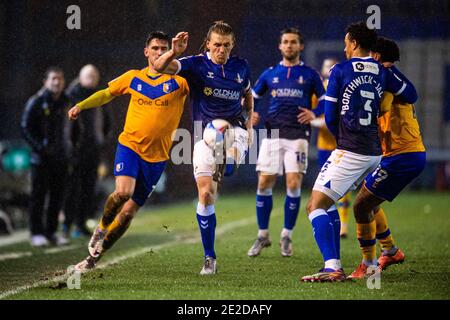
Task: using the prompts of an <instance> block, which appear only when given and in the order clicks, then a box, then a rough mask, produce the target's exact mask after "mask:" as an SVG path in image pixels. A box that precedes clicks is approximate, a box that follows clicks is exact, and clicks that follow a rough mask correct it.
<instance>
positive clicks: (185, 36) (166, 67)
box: [153, 32, 189, 74]
mask: <svg viewBox="0 0 450 320" xmlns="http://www.w3.org/2000/svg"><path fill="white" fill-rule="evenodd" d="M188 40H189V33H187V32H179V33H178V34H177V35H176V36H175V38H172V49H170V50H169V51H167V52H166V53H164V54H163V55H162V56H161V57H159V58H158V59H157V60H156V61H155V63H154V65H153V67H154V68H155V70H156V71H158V72H161V73H166V74H175V73H177V71H178V68H179V65H178V63H177V61H175V59H176V58H178V57H179V56H180V55H181V54H182V53H183V52H184V51H185V50H186V48H187V44H188Z"/></svg>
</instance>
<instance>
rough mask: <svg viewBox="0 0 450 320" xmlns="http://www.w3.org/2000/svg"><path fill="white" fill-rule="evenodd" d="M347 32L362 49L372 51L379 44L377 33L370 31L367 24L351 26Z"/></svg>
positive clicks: (358, 23) (357, 23) (361, 23)
mask: <svg viewBox="0 0 450 320" xmlns="http://www.w3.org/2000/svg"><path fill="white" fill-rule="evenodd" d="M345 32H346V33H348V35H349V38H350V40H354V41H356V43H357V44H358V45H359V46H360V47H361V49H364V50H367V51H370V50H372V49H373V48H374V46H375V44H376V42H377V38H378V36H377V32H376V31H375V30H374V29H369V28H368V27H367V25H366V23H365V22H363V21H360V22H356V23H352V24H351V25H349V26H348V27H347V28H346V29H345Z"/></svg>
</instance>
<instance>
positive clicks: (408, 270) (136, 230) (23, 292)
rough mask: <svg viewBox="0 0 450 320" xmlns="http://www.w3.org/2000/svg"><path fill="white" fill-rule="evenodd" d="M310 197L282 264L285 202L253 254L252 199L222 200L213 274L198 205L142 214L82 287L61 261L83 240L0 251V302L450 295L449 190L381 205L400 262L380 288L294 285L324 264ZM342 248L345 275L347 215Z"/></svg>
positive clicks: (349, 242)
mask: <svg viewBox="0 0 450 320" xmlns="http://www.w3.org/2000/svg"><path fill="white" fill-rule="evenodd" d="M307 200H308V194H306V193H304V194H303V195H302V203H301V204H302V206H301V211H300V215H299V218H298V221H297V227H296V229H295V231H294V238H293V240H294V256H293V257H291V258H283V257H281V255H280V250H279V246H278V241H279V235H280V231H281V228H282V224H283V206H284V196H283V195H282V194H277V195H275V196H274V210H273V212H272V218H271V221H270V232H271V239H272V242H273V245H272V247H270V248H267V249H265V250H264V251H263V252H262V254H261V255H260V256H259V257H256V258H249V257H247V255H246V253H247V250H248V248H249V247H250V246H251V244H252V243H253V241H254V240H255V236H256V232H257V226H256V217H255V209H254V207H255V196H254V195H253V194H245V195H233V196H227V195H224V196H221V197H220V198H219V200H218V202H217V204H216V212H217V234H216V253H217V256H218V260H217V262H218V268H219V269H218V271H219V273H218V274H217V275H215V276H209V277H204V276H200V275H199V271H200V269H201V266H202V262H203V257H202V256H203V249H202V246H201V242H200V237H199V232H198V226H197V221H196V217H195V207H196V202H195V203H194V202H185V203H181V204H177V205H172V206H164V207H158V208H151V207H150V208H145V210H142V211H141V212H140V213H139V214H138V216H137V217H136V219H135V220H134V221H133V223H132V226H131V227H130V229H129V230H128V233H127V234H126V235H125V236H124V237H123V238H122V239H120V240H119V241H118V242H117V243H116V246H115V247H113V248H112V249H111V250H110V251H109V252H108V253H107V254H106V255H105V256H104V258H103V259H102V260H101V262H100V264H99V268H98V269H97V270H94V271H92V272H90V273H87V274H85V275H82V277H81V280H80V289H79V290H77V289H69V288H68V287H67V285H66V282H65V281H64V280H63V279H62V278H63V276H62V275H63V274H64V272H65V270H66V268H67V266H68V265H73V264H76V263H77V262H78V261H80V260H81V259H83V258H84V257H85V256H86V255H87V249H86V243H87V241H88V239H82V240H77V241H74V242H73V243H72V245H71V246H69V247H66V248H63V249H62V251H60V250H59V249H60V248H57V249H55V250H51V249H50V250H49V249H33V248H30V246H29V244H28V242H26V243H19V244H15V245H10V246H4V247H0V298H3V299H70V300H72V299H95V300H98V299H164V300H170V299H183V300H184V299H188V300H190V299H215V300H228V299H248V300H253V299H255V300H266V299H290V300H292V299H351V300H361V299H371V300H373V299H420V300H423V299H445V300H448V299H450V287H449V284H450V250H449V249H450V248H449V245H450V219H449V218H450V217H449V214H450V194H448V193H441V194H437V193H404V194H401V195H400V196H399V197H398V199H396V200H395V202H394V203H387V204H385V205H384V206H383V207H384V209H385V212H386V214H387V216H388V219H389V225H390V228H391V231H392V233H393V236H394V239H395V241H396V243H397V245H398V246H399V247H400V248H401V249H402V250H403V251H404V252H405V254H406V261H405V263H404V264H402V265H395V266H391V267H390V268H389V269H388V270H387V271H385V272H383V273H382V274H381V288H380V289H379V290H377V289H374V290H370V289H368V288H367V285H366V282H365V281H354V282H352V281H348V282H345V283H322V284H320V283H302V282H300V281H299V278H300V277H301V276H303V275H306V274H311V273H315V272H316V271H317V270H318V269H319V268H321V267H322V260H321V256H320V253H319V249H318V247H317V245H316V243H315V241H314V238H313V235H312V229H311V224H310V223H309V221H308V219H307V217H306V215H305V205H306V202H307ZM349 233H350V234H349V237H348V238H347V239H345V240H342V242H341V248H342V249H341V252H342V262H343V266H344V269H345V270H346V272H347V273H350V272H351V271H352V270H353V268H355V267H356V266H357V265H358V263H359V261H360V259H361V256H360V251H359V247H358V242H357V240H356V237H355V225H354V219H353V217H351V218H350V228H349Z"/></svg>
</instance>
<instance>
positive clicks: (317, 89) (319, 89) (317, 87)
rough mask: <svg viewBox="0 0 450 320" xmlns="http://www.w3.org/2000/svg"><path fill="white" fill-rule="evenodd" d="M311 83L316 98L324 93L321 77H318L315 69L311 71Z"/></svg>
mask: <svg viewBox="0 0 450 320" xmlns="http://www.w3.org/2000/svg"><path fill="white" fill-rule="evenodd" d="M313 83H314V93H315V94H316V96H317V98H318V99H320V98H321V97H322V96H323V95H324V94H325V88H324V87H323V83H322V79H320V76H319V74H318V73H317V71H313Z"/></svg>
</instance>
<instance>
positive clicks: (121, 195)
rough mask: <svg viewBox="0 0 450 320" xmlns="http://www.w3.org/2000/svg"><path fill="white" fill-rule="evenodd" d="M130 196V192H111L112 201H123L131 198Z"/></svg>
mask: <svg viewBox="0 0 450 320" xmlns="http://www.w3.org/2000/svg"><path fill="white" fill-rule="evenodd" d="M131 196H132V194H131V192H127V191H114V193H113V198H114V201H116V202H120V203H125V202H126V201H128V200H129V199H130V198H131Z"/></svg>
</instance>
